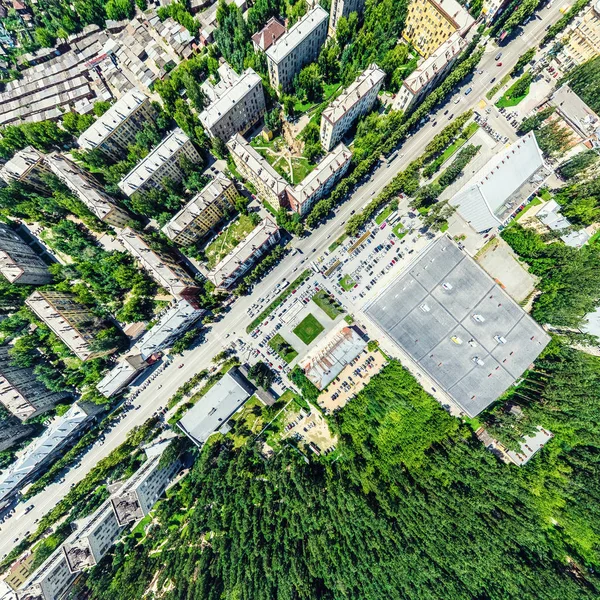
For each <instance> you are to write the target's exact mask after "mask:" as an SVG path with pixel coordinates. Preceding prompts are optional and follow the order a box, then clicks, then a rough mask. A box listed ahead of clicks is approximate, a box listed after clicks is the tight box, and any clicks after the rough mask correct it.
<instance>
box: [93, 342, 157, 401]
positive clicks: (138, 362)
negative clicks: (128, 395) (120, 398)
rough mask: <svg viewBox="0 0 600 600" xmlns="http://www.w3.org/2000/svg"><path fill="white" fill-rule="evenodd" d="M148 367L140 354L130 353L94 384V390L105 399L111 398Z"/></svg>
mask: <svg viewBox="0 0 600 600" xmlns="http://www.w3.org/2000/svg"><path fill="white" fill-rule="evenodd" d="M149 366H150V365H149V364H148V363H147V362H146V361H145V360H144V359H143V358H142V356H141V354H139V353H137V352H135V351H133V352H130V353H129V354H128V355H127V356H124V357H123V358H121V359H120V360H119V362H118V363H117V364H116V366H114V367H113V368H112V369H111V370H110V371H109V372H108V373H107V374H106V375H105V376H104V377H103V378H102V379H101V380H100V381H99V382H98V383H97V384H96V389H97V390H98V391H99V392H100V393H101V394H102V395H103V396H104V397H105V398H112V397H113V396H114V395H115V394H117V393H118V392H120V391H121V390H122V389H124V388H126V387H127V386H128V385H129V384H130V383H131V382H132V381H133V380H134V379H135V378H136V377H137V376H138V374H140V373H141V372H142V371H143V370H144V369H145V368H146V367H149Z"/></svg>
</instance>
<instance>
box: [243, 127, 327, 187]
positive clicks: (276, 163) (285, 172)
mask: <svg viewBox="0 0 600 600" xmlns="http://www.w3.org/2000/svg"><path fill="white" fill-rule="evenodd" d="M250 145H251V146H252V147H253V148H254V149H255V150H256V151H257V152H258V153H259V154H260V155H261V156H262V157H263V158H265V159H266V160H267V161H268V162H269V164H270V165H271V166H272V167H273V168H274V169H275V170H276V171H277V172H278V173H279V174H280V175H281V176H282V177H284V178H285V179H286V180H287V181H289V182H290V183H291V184H292V185H295V184H297V183H300V182H301V181H302V180H303V179H304V178H305V177H306V176H307V175H308V174H309V173H310V172H311V171H312V170H313V169H314V168H315V167H316V166H317V165H316V164H312V163H311V162H309V161H308V159H306V158H304V157H303V156H292V157H290V158H289V159H288V157H287V156H283V155H282V152H283V151H285V150H286V149H287V144H286V143H285V140H284V139H283V137H282V136H278V137H276V138H273V139H272V140H271V141H265V139H264V138H263V137H262V136H256V137H255V138H254V139H253V140H252V141H251V142H250ZM290 163H291V172H290Z"/></svg>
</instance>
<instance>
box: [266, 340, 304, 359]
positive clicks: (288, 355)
mask: <svg viewBox="0 0 600 600" xmlns="http://www.w3.org/2000/svg"><path fill="white" fill-rule="evenodd" d="M269 347H270V348H272V349H273V350H275V352H277V354H279V356H281V358H282V359H283V360H284V361H285V362H286V363H287V364H288V365H289V364H290V363H291V362H292V361H293V360H294V359H295V358H296V356H298V352H296V350H294V348H293V346H292V345H291V344H290V343H289V342H287V341H286V340H285V339H284V338H283V336H282V335H281V334H279V333H278V334H276V335H274V336H273V337H272V338H271V339H270V340H269Z"/></svg>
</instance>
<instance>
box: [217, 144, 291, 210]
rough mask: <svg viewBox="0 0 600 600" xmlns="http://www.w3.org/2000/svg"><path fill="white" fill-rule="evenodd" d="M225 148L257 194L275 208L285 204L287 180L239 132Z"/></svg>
mask: <svg viewBox="0 0 600 600" xmlns="http://www.w3.org/2000/svg"><path fill="white" fill-rule="evenodd" d="M227 148H228V149H229V152H230V153H231V156H232V158H233V162H234V163H235V166H236V167H237V169H238V171H239V172H240V174H241V175H242V177H244V178H245V179H247V180H248V181H250V182H251V183H252V185H253V186H254V187H255V188H256V191H257V192H258V194H259V196H261V197H262V198H263V199H264V200H266V201H267V202H268V203H269V204H271V205H272V206H273V207H274V208H275V209H278V208H280V207H281V206H287V204H288V202H287V194H286V188H287V185H288V183H287V181H286V180H285V179H284V178H283V177H282V176H281V175H280V174H279V173H278V172H277V171H276V170H275V169H274V168H273V167H272V166H271V165H270V164H269V163H268V161H266V160H265V159H264V158H263V157H262V156H261V155H260V154H259V153H258V152H257V151H256V150H255V149H254V148H253V147H252V146H251V145H250V144H248V142H246V140H245V139H244V138H243V137H242V136H241V135H239V134H236V135H234V136H233V137H232V138H231V139H230V140H229V141H228V142H227Z"/></svg>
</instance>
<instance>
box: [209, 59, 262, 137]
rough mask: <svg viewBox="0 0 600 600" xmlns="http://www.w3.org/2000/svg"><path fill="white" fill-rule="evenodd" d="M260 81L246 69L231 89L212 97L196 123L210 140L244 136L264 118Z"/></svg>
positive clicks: (251, 71)
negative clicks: (239, 134)
mask: <svg viewBox="0 0 600 600" xmlns="http://www.w3.org/2000/svg"><path fill="white" fill-rule="evenodd" d="M265 110H266V104H265V93H264V90H263V85H262V79H261V78H260V75H257V74H256V73H255V72H254V70H253V69H246V70H245V71H244V73H243V74H242V75H241V76H237V75H236V78H235V81H233V83H232V85H231V86H229V87H227V88H226V89H224V90H219V92H216V93H215V99H214V101H213V102H211V104H210V105H209V106H207V107H206V108H205V109H204V110H203V111H202V112H201V113H200V122H201V123H202V125H203V126H204V129H205V130H206V133H208V135H209V136H210V137H212V138H215V137H218V138H221V140H223V141H224V142H226V141H227V140H228V139H229V138H230V137H231V136H232V135H233V134H234V133H246V131H248V130H249V129H250V128H251V127H252V126H253V125H255V124H256V123H257V122H258V121H259V120H260V119H261V117H262V116H263V115H264V114H265Z"/></svg>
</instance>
